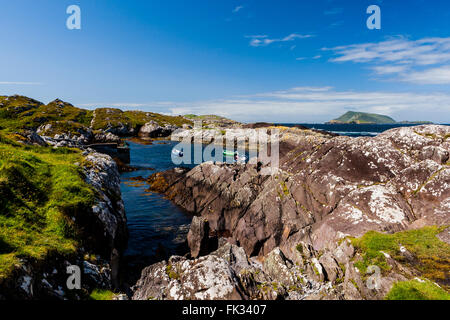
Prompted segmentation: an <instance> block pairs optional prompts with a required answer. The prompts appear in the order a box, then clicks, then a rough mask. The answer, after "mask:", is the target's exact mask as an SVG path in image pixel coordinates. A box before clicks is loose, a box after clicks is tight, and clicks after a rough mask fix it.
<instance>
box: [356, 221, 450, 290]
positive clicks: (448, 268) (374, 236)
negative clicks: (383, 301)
mask: <svg viewBox="0 0 450 320" xmlns="http://www.w3.org/2000/svg"><path fill="white" fill-rule="evenodd" d="M445 229H446V227H441V228H438V227H425V228H422V229H418V230H409V231H404V232H398V233H394V234H383V233H378V232H375V231H370V232H368V233H367V234H365V235H364V236H363V237H362V238H359V239H352V243H353V245H354V246H355V248H356V249H357V250H358V251H359V252H360V253H361V255H362V260H361V261H357V262H356V263H355V266H356V267H357V268H358V269H359V270H360V271H361V272H362V274H365V273H366V270H367V267H368V266H370V265H377V266H379V267H380V268H381V269H382V270H383V271H388V270H389V269H390V266H389V265H388V264H387V262H386V258H385V256H384V254H383V253H382V252H381V251H383V252H386V253H388V254H389V255H390V256H391V257H392V258H393V259H395V260H397V261H399V262H401V263H407V261H406V260H405V258H404V257H403V256H402V255H401V252H400V246H404V247H405V248H406V249H407V250H408V251H409V252H410V253H411V254H413V255H414V256H415V258H416V261H415V262H414V264H413V265H411V267H413V268H414V269H416V270H417V271H419V272H420V274H421V275H422V276H423V277H425V278H428V279H432V280H434V281H436V282H438V283H439V282H445V280H446V277H447V275H448V274H449V272H450V245H448V244H447V243H445V242H443V241H441V240H439V239H438V238H437V237H436V235H437V234H439V233H441V232H442V231H443V230H445Z"/></svg>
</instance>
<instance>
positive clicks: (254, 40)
mask: <svg viewBox="0 0 450 320" xmlns="http://www.w3.org/2000/svg"><path fill="white" fill-rule="evenodd" d="M311 37H313V35H310V34H298V33H291V34H290V35H288V36H286V37H284V38H279V39H271V38H269V37H268V36H267V35H256V36H246V38H250V45H251V46H252V47H265V46H268V45H270V44H272V43H276V42H290V41H294V40H297V39H307V38H311Z"/></svg>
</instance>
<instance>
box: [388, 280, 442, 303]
mask: <svg viewBox="0 0 450 320" xmlns="http://www.w3.org/2000/svg"><path fill="white" fill-rule="evenodd" d="M386 300H450V294H449V293H448V292H446V291H445V290H444V289H442V288H441V287H439V286H437V285H436V284H435V283H433V282H431V281H429V280H422V279H419V280H417V279H414V280H411V281H402V282H397V283H396V284H394V286H393V288H392V289H391V291H390V292H389V293H388V294H387V296H386Z"/></svg>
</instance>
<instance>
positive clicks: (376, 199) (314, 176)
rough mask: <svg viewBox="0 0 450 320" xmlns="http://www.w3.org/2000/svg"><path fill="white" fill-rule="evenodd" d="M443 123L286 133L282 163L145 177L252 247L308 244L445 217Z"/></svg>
mask: <svg viewBox="0 0 450 320" xmlns="http://www.w3.org/2000/svg"><path fill="white" fill-rule="evenodd" d="M449 151H450V127H448V126H437V125H426V126H418V127H410V128H398V129H393V130H389V131H387V132H385V133H383V134H380V135H379V136H377V137H374V138H367V137H362V138H350V137H334V138H330V137H329V136H326V135H320V134H317V133H316V134H309V133H308V134H306V133H305V134H292V133H289V134H285V135H282V137H281V140H280V167H279V170H278V171H277V172H274V173H273V174H272V175H270V176H265V175H261V174H260V172H259V170H258V167H257V166H256V165H253V164H236V165H229V164H219V163H216V164H215V163H212V162H208V163H203V164H202V165H200V166H198V167H196V168H194V169H193V170H191V171H190V172H188V173H184V171H180V170H172V171H168V172H165V173H158V174H156V175H155V176H153V177H152V178H151V179H149V182H150V184H151V185H152V187H151V188H153V189H155V190H156V191H159V192H163V193H165V194H166V195H167V196H168V197H169V198H170V199H172V200H173V201H174V202H175V203H176V204H178V205H180V206H182V207H183V208H185V209H186V210H187V211H189V212H192V213H194V214H197V215H200V216H201V217H203V218H204V219H206V220H208V222H209V226H210V228H211V232H213V233H214V232H215V233H217V234H227V235H228V237H229V238H230V241H232V242H233V243H236V244H238V245H239V246H242V247H243V248H244V250H245V252H246V253H247V254H248V255H249V256H258V255H259V256H265V255H267V254H268V253H270V252H271V251H272V250H273V249H275V248H276V247H280V248H282V249H283V251H284V252H286V255H287V257H288V258H292V257H291V256H290V252H291V251H292V250H291V249H292V247H294V246H296V245H297V244H298V243H299V242H305V243H310V244H312V246H313V247H314V249H315V250H320V249H324V248H327V247H331V248H332V247H334V246H335V245H336V242H337V241H338V240H339V239H342V238H344V237H346V236H354V237H359V236H362V235H363V234H365V233H366V232H367V231H370V230H375V231H382V232H396V231H401V230H406V229H409V228H417V227H422V226H426V225H448V224H449V222H450V214H449V213H450V188H449V186H450V165H449V164H450V163H449V162H448V161H449Z"/></svg>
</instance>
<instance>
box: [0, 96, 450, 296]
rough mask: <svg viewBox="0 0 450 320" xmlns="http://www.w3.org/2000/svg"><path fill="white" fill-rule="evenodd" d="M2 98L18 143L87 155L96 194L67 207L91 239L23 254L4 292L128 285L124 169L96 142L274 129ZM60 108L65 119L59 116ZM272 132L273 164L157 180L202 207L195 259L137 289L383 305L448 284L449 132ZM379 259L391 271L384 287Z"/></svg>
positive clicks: (212, 138) (163, 175) (179, 261)
mask: <svg viewBox="0 0 450 320" xmlns="http://www.w3.org/2000/svg"><path fill="white" fill-rule="evenodd" d="M0 98H1V100H0V107H1V108H4V109H3V110H4V111H5V112H6V113H8V114H9V116H11V117H12V116H14V117H18V118H20V119H21V118H24V119H28V118H27V117H32V118H30V119H29V121H28V120H26V121H28V122H24V127H23V128H26V129H23V128H22V130H19V131H14V130H16V128H15V127H14V128H9V129H8V131H7V132H8V135H9V136H13V137H14V138H15V139H17V141H18V142H19V143H21V144H23V145H29V146H41V147H47V148H48V147H51V148H50V149H59V148H63V149H64V148H76V149H79V150H81V151H78V152H80V153H81V154H82V158H83V161H81V162H79V163H76V164H75V165H76V166H77V167H79V168H80V171H81V172H82V176H83V179H84V181H85V182H86V183H87V184H88V185H89V186H90V188H91V189H92V190H93V191H94V195H95V197H94V198H95V199H94V201H93V203H92V204H91V205H90V207H89V208H87V209H86V208H82V209H80V210H77V209H75V210H74V212H71V218H72V222H73V223H74V224H75V225H76V227H77V230H79V232H80V234H79V240H80V241H81V243H82V246H80V247H79V248H77V251H76V252H75V253H73V254H71V255H61V254H58V253H54V254H53V253H51V252H50V253H49V254H48V255H47V256H46V258H45V259H44V260H40V261H39V262H37V261H35V260H33V259H27V258H22V259H21V261H20V265H17V266H16V267H15V269H14V271H13V273H12V275H11V276H10V277H8V278H7V279H0V299H75V300H80V299H86V298H87V297H88V296H89V293H90V292H92V290H94V289H106V290H112V289H115V290H119V291H120V289H123V288H121V283H120V270H119V268H120V261H121V255H122V253H123V251H124V250H125V248H126V245H127V236H128V231H127V218H126V214H125V210H124V204H123V200H122V196H121V191H120V175H119V168H118V165H117V163H116V162H115V161H114V160H113V159H112V158H111V157H110V156H108V155H105V154H101V153H98V152H95V151H94V150H93V149H91V148H89V146H88V145H89V144H90V143H93V142H114V143H119V142H120V141H121V138H122V137H125V136H139V137H141V138H144V139H155V138H161V137H168V136H171V137H172V140H174V141H180V140H183V141H188V142H190V141H196V140H197V139H199V138H201V140H202V142H204V143H210V142H213V143H215V142H216V141H221V140H220V137H221V136H223V133H224V132H223V131H224V130H225V129H229V128H232V129H233V130H238V129H239V130H238V131H236V132H237V134H238V135H239V134H245V131H242V130H241V129H246V130H250V131H252V132H253V133H255V132H256V130H259V129H262V130H269V131H271V129H273V128H274V126H272V125H270V124H255V125H254V126H243V125H241V124H239V123H236V122H234V121H230V120H227V119H223V118H220V117H213V116H209V117H207V118H201V117H193V116H191V117H190V118H183V117H167V116H162V115H156V114H151V113H142V112H136V114H135V113H130V112H128V113H126V112H122V111H120V110H118V109H110V108H105V109H97V110H95V111H93V112H92V114H91V115H90V113H89V111H87V110H82V109H78V108H75V107H73V106H72V105H70V104H68V103H65V102H63V101H60V100H55V101H53V102H51V103H50V104H48V105H45V106H44V105H43V104H41V103H40V102H38V101H34V100H32V101H31V100H30V99H28V98H26V99H25V98H24V97H21V96H13V97H6V98H5V97H0ZM24 99H25V102H24V101H23V100H24ZM27 99H28V100H27ZM49 110H50V111H49ZM62 116H65V117H67V119H65V120H62V121H60V120H57V121H55V120H54V119H55V118H56V119H59V117H62ZM138 117H140V118H142V119H140V118H139V121H138V120H136V119H137V118H138ZM87 120H89V121H87ZM144 120H145V121H144ZM192 120H206V127H204V128H203V129H202V130H195V129H192V128H191V127H192ZM88 122H89V123H88ZM31 124H32V125H31ZM0 129H3V128H0ZM276 129H277V130H278V131H279V133H280V135H279V136H278V137H277V139H279V140H278V141H277V142H278V143H279V151H280V161H279V167H278V168H276V169H275V170H273V169H271V170H265V169H266V167H267V165H265V164H264V163H261V162H257V161H250V162H249V163H245V164H242V163H241V164H240V163H236V164H226V163H218V162H215V163H213V162H206V163H203V164H201V165H199V166H197V167H195V168H194V169H192V170H188V169H183V168H175V169H172V170H168V171H165V172H159V173H156V174H154V175H152V176H151V177H149V178H148V179H147V183H148V184H149V190H151V191H153V192H159V193H161V194H164V195H165V196H166V197H167V198H168V199H170V200H171V201H173V202H174V203H175V204H177V205H178V206H180V207H181V208H183V209H184V210H186V211H187V212H189V213H191V214H193V216H194V218H193V220H192V224H191V226H190V231H189V233H188V236H187V240H186V241H187V243H188V245H189V249H190V253H188V254H187V255H186V256H184V257H178V256H174V257H172V258H170V259H169V260H168V261H163V262H160V263H157V264H154V265H151V266H149V267H147V268H145V269H144V270H143V271H142V274H141V278H140V280H139V281H138V282H137V283H136V284H135V285H134V286H133V287H132V288H131V293H130V294H129V296H130V297H132V298H133V299H135V300H148V299H167V300H177V299H198V300H209V299H267V300H274V299H287V300H302V299H337V300H340V299H384V298H385V297H386V295H387V294H388V293H389V292H390V290H391V289H392V287H393V286H395V284H396V283H397V282H398V281H417V282H419V283H425V284H428V283H431V285H432V286H435V285H436V286H439V288H444V289H445V290H446V292H448V290H449V288H450V279H449V274H450V269H449V268H450V267H449V266H450V250H449V243H450V236H449V228H448V226H449V225H450V127H448V126H438V125H422V126H417V127H409V128H397V129H392V130H389V131H387V132H384V133H382V134H380V135H378V136H377V137H374V138H350V137H342V136H335V135H333V134H328V133H326V132H320V131H315V130H308V129H305V128H300V127H298V128H285V127H276ZM217 137H219V139H217ZM0 138H1V136H0ZM235 138H236V140H239V136H236V137H235ZM244 140H245V139H244ZM267 172H270V174H269V175H267ZM416 239H420V240H421V241H419V243H417V241H416ZM438 239H440V240H438ZM0 240H1V239H0ZM0 244H1V243H0ZM421 246H422V247H421ZM70 265H78V266H80V267H81V269H82V274H83V281H82V284H83V288H82V290H80V291H73V292H72V291H70V290H66V288H65V287H64V285H65V283H66V280H67V276H68V275H67V267H68V266H70ZM374 266H375V267H378V268H379V269H380V272H381V274H380V277H379V279H378V280H377V281H376V285H375V287H374V282H373V281H372V282H371V281H370V280H371V277H372V276H373V274H374V272H375V271H374V270H373V269H372V267H374ZM121 298H123V299H125V298H126V297H125V296H121Z"/></svg>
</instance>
